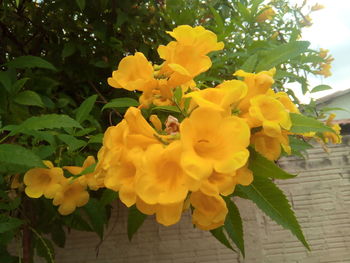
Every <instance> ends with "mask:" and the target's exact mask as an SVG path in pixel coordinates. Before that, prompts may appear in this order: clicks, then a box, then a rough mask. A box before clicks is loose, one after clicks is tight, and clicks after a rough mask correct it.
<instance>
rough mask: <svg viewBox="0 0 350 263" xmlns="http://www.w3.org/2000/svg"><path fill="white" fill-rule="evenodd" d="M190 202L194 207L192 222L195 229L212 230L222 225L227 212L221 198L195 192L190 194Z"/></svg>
mask: <svg viewBox="0 0 350 263" xmlns="http://www.w3.org/2000/svg"><path fill="white" fill-rule="evenodd" d="M190 201H191V204H192V206H193V207H194V210H193V214H192V222H193V224H195V225H196V227H198V228H199V229H202V230H212V229H215V228H218V227H220V226H222V225H223V224H224V222H225V218H226V215H227V212H228V210H227V207H226V203H225V201H224V200H223V199H222V197H220V196H219V195H216V196H208V195H205V194H203V193H202V192H201V191H197V192H193V193H191V197H190Z"/></svg>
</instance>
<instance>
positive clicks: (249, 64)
mask: <svg viewBox="0 0 350 263" xmlns="http://www.w3.org/2000/svg"><path fill="white" fill-rule="evenodd" d="M257 62H258V54H254V55H251V56H250V57H249V58H247V60H246V61H245V62H244V63H243V65H242V66H241V67H240V69H242V70H244V71H245V72H254V69H255V66H256V63H257Z"/></svg>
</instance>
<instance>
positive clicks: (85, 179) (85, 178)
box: [63, 155, 103, 190]
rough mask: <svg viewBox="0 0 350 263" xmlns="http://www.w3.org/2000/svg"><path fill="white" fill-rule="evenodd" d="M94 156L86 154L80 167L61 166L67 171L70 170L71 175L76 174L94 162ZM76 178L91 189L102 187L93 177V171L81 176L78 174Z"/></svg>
mask: <svg viewBox="0 0 350 263" xmlns="http://www.w3.org/2000/svg"><path fill="white" fill-rule="evenodd" d="M95 163H96V161H95V158H94V157H93V156H91V155H90V156H88V157H87V158H86V159H85V161H84V163H83V165H82V166H81V167H79V166H63V169H66V170H67V171H68V172H70V173H71V174H73V175H78V174H80V173H82V172H83V171H84V170H85V169H86V168H88V167H89V166H91V165H93V164H95ZM78 180H79V181H80V183H82V184H83V185H88V186H89V188H90V189H91V190H98V189H99V188H101V187H103V184H101V182H98V181H97V180H96V177H95V173H94V172H92V173H88V174H84V175H82V176H79V178H78Z"/></svg>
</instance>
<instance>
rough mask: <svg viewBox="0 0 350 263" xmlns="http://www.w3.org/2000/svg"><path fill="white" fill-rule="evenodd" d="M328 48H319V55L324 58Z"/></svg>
mask: <svg viewBox="0 0 350 263" xmlns="http://www.w3.org/2000/svg"><path fill="white" fill-rule="evenodd" d="M328 52H329V49H323V48H320V52H319V56H320V57H321V58H326V57H327V56H328Z"/></svg>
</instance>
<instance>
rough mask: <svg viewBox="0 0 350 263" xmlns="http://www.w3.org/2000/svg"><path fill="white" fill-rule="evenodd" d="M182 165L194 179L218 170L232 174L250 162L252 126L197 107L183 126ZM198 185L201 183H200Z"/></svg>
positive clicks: (231, 117) (183, 122) (208, 109)
mask: <svg viewBox="0 0 350 263" xmlns="http://www.w3.org/2000/svg"><path fill="white" fill-rule="evenodd" d="M180 134H181V142H182V145H183V153H182V157H181V165H182V167H183V169H184V170H185V171H186V173H188V174H189V176H190V177H192V178H193V179H194V180H195V181H197V182H198V183H200V181H201V180H203V179H206V178H208V177H209V176H210V175H211V174H212V172H213V171H214V170H215V171H216V172H218V173H224V174H229V173H233V172H234V171H235V170H237V169H239V168H241V167H242V166H243V165H245V163H246V162H247V159H248V157H249V151H248V150H247V149H246V148H247V147H248V145H249V138H250V129H249V127H248V125H247V124H246V122H245V121H244V120H243V119H241V118H239V117H236V116H228V117H223V116H222V115H221V114H220V112H218V111H216V110H212V109H211V108H201V107H199V108H197V109H196V110H194V111H193V112H192V114H191V116H190V117H189V118H186V119H185V120H183V121H182V123H181V125H180ZM197 187H199V186H197Z"/></svg>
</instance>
